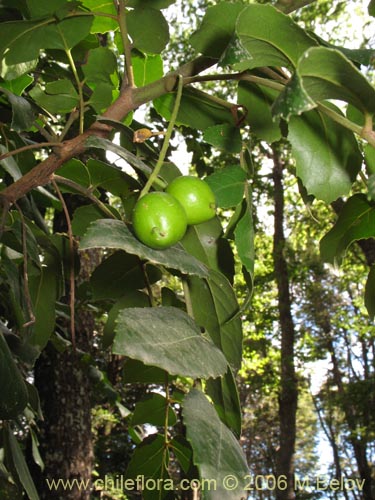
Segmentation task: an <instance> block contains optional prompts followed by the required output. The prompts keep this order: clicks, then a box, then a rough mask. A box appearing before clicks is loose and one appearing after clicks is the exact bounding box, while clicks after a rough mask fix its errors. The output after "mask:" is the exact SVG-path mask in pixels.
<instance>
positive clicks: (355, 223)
mask: <svg viewBox="0 0 375 500" xmlns="http://www.w3.org/2000/svg"><path fill="white" fill-rule="evenodd" d="M374 236H375V206H374V204H373V202H370V201H368V199H367V197H366V196H365V195H364V194H355V195H354V196H352V197H351V198H349V199H348V200H347V202H346V203H345V205H344V206H343V208H342V210H341V212H340V214H339V217H338V219H337V221H336V223H335V225H334V226H333V228H332V229H331V230H330V231H329V232H328V233H327V234H326V235H325V236H324V237H323V238H322V240H321V242H320V254H321V256H322V259H323V260H324V261H326V262H329V263H331V264H340V262H341V261H342V259H343V256H344V254H345V252H346V249H347V248H348V247H349V246H350V245H351V244H352V243H353V242H354V241H357V240H361V239H366V238H372V237H374Z"/></svg>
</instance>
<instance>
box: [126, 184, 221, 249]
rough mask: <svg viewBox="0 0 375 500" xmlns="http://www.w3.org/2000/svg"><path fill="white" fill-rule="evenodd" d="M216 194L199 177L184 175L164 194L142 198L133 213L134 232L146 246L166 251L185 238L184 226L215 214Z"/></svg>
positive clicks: (169, 185)
mask: <svg viewBox="0 0 375 500" xmlns="http://www.w3.org/2000/svg"><path fill="white" fill-rule="evenodd" d="M215 209H216V203H215V195H214V193H213V192H212V190H211V188H210V186H209V185H208V184H207V183H206V182H205V181H203V180H201V179H199V178H198V177H193V176H190V175H184V176H181V177H177V178H176V179H174V180H173V181H172V182H171V183H170V184H168V186H167V188H166V190H165V191H153V192H152V193H148V194H146V195H144V196H142V197H141V198H140V199H139V200H138V201H137V203H136V204H135V207H134V210H133V229H134V232H135V234H136V236H137V238H138V239H139V240H140V241H141V242H142V243H144V244H145V245H147V246H149V247H151V248H155V249H164V248H168V247H170V246H172V245H174V244H175V243H177V242H178V241H180V240H181V238H182V237H183V236H184V234H185V232H186V229H187V226H188V225H192V224H200V223H201V222H205V221H207V220H210V219H212V218H213V217H214V215H215Z"/></svg>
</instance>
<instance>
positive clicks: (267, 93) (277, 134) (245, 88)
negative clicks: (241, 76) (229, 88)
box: [237, 82, 281, 144]
mask: <svg viewBox="0 0 375 500" xmlns="http://www.w3.org/2000/svg"><path fill="white" fill-rule="evenodd" d="M278 95H279V92H277V91H276V90H272V89H268V88H266V87H261V86H259V85H255V84H250V83H246V82H240V84H239V86H238V98H237V100H238V104H240V105H242V106H245V108H246V109H247V115H246V122H247V123H249V125H250V127H251V130H252V132H254V134H255V135H256V136H257V137H258V138H259V139H261V140H263V141H267V142H268V143H270V144H271V143H272V142H275V141H278V140H279V139H280V138H281V131H280V127H279V123H278V121H276V120H274V119H273V116H272V112H271V106H272V104H273V103H274V100H275V98H276V97H277V96H278Z"/></svg>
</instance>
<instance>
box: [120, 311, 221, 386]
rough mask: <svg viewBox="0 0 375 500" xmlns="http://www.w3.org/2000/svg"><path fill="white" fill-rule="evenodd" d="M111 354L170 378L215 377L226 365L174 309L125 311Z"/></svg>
mask: <svg viewBox="0 0 375 500" xmlns="http://www.w3.org/2000/svg"><path fill="white" fill-rule="evenodd" d="M115 334H116V335H115V340H114V344H113V352H114V353H115V354H121V355H124V356H128V357H130V358H132V359H138V360H139V361H142V362H143V363H144V364H146V365H151V366H157V367H159V368H162V369H163V370H166V371H167V372H168V373H170V374H172V375H182V376H186V377H192V378H209V377H218V376H220V375H222V374H223V373H225V372H226V370H227V362H226V360H225V358H224V356H223V354H222V353H221V352H220V351H219V349H217V348H216V347H215V345H214V344H213V343H212V342H211V341H209V340H208V339H206V338H204V337H203V336H202V335H201V333H200V329H199V327H198V326H197V325H196V324H195V323H194V321H193V320H192V319H191V318H190V317H189V316H188V315H187V314H186V313H185V312H183V311H181V310H180V309H177V308H174V307H153V308H151V307H150V308H128V309H125V310H123V311H120V313H119V315H118V317H117V324H116V329H115Z"/></svg>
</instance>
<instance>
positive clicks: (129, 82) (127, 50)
mask: <svg viewBox="0 0 375 500" xmlns="http://www.w3.org/2000/svg"><path fill="white" fill-rule="evenodd" d="M118 24H119V27H120V34H121V40H122V45H123V47H124V56H125V71H126V78H124V79H123V82H122V88H124V87H125V86H127V87H134V86H135V84H134V73H133V66H132V54H131V46H130V41H129V35H128V26H127V23H126V10H125V2H124V0H119V3H118Z"/></svg>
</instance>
